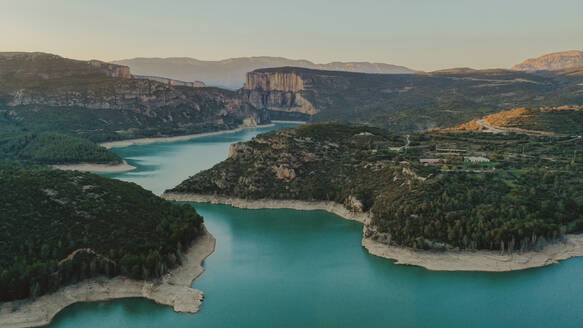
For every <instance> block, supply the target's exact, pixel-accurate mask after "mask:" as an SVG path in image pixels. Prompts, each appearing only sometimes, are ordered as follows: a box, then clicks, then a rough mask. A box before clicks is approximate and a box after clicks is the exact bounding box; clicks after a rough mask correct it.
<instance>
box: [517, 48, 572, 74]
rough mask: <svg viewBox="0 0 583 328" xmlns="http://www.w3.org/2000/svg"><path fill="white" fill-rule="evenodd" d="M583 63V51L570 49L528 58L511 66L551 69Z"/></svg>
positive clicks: (531, 69)
mask: <svg viewBox="0 0 583 328" xmlns="http://www.w3.org/2000/svg"><path fill="white" fill-rule="evenodd" d="M582 65H583V51H579V50H570V51H564V52H555V53H552V54H547V55H544V56H540V57H538V58H530V59H527V60H525V61H524V62H522V63H520V64H518V65H515V66H514V67H512V69H513V70H516V71H527V72H534V71H542V70H547V71H553V70H559V69H565V68H572V67H577V66H582Z"/></svg>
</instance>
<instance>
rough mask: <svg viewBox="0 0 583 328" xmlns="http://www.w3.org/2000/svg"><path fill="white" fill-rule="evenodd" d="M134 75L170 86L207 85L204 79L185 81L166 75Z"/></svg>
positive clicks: (198, 86)
mask: <svg viewBox="0 0 583 328" xmlns="http://www.w3.org/2000/svg"><path fill="white" fill-rule="evenodd" d="M133 77H134V78H136V79H141V80H150V81H156V82H160V83H164V84H167V85H170V86H178V87H189V88H204V87H206V84H205V83H204V82H202V81H193V82H185V81H180V80H174V79H169V78H166V77H160V76H148V75H133Z"/></svg>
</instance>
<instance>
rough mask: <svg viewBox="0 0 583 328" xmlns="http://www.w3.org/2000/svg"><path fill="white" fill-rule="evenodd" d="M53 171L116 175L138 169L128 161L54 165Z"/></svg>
mask: <svg viewBox="0 0 583 328" xmlns="http://www.w3.org/2000/svg"><path fill="white" fill-rule="evenodd" d="M52 167H53V169H57V170H66V171H84V172H103V173H116V172H125V171H131V170H134V169H135V168H136V167H135V166H131V165H129V164H128V163H127V162H126V161H123V162H122V163H120V164H94V163H79V164H63V165H52Z"/></svg>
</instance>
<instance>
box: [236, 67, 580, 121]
mask: <svg viewBox="0 0 583 328" xmlns="http://www.w3.org/2000/svg"><path fill="white" fill-rule="evenodd" d="M582 82H583V80H582V79H581V76H576V75H571V74H563V73H562V72H556V73H548V74H532V73H526V72H516V71H510V70H501V69H500V70H472V69H450V70H444V71H437V72H432V73H417V74H395V75H387V74H363V73H349V72H334V71H320V70H310V69H302V68H295V67H282V68H272V69H261V70H256V71H253V72H251V73H249V74H248V75H247V83H246V84H245V87H244V88H243V89H242V90H241V91H240V93H241V94H242V96H243V97H244V98H245V99H246V100H247V101H249V102H250V103H251V104H252V105H253V106H255V107H257V108H259V109H266V110H268V111H269V113H270V115H271V117H272V119H274V118H277V119H285V118H293V119H301V120H304V121H309V122H326V121H337V122H348V123H363V124H368V125H373V126H377V127H382V128H386V129H389V130H391V131H394V132H403V131H415V130H426V129H431V128H437V127H439V128H443V127H450V126H452V125H456V124H460V123H463V122H465V121H469V120H471V119H474V118H476V117H480V116H484V115H486V114H490V113H496V112H500V111H504V110H508V109H511V108H516V107H533V108H534V107H536V108H538V107H541V106H562V105H581V104H583V83H582Z"/></svg>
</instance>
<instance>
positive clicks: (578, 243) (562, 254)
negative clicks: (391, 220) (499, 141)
mask: <svg viewBox="0 0 583 328" xmlns="http://www.w3.org/2000/svg"><path fill="white" fill-rule="evenodd" d="M161 197H162V198H164V199H167V200H170V201H182V202H196V203H212V204H224V205H231V206H233V207H238V208H243V209H266V208H269V209H284V208H287V209H294V210H307V211H310V210H323V211H327V212H329V213H332V214H336V215H338V216H340V217H341V218H343V219H346V220H351V221H357V222H360V223H362V224H363V225H364V227H363V238H362V246H363V247H364V248H365V249H366V250H367V251H368V252H369V253H370V254H371V255H374V256H378V257H382V258H386V259H391V260H395V262H394V264H398V265H412V266H420V267H423V268H425V269H427V270H431V271H482V272H507V271H518V270H525V269H531V268H537V267H543V266H548V265H551V264H556V263H559V261H562V260H567V259H569V258H573V257H583V234H578V235H567V236H566V237H565V238H566V239H565V241H563V242H556V243H553V244H550V245H548V246H546V247H545V248H543V249H542V250H541V251H528V252H523V253H518V252H515V253H512V254H506V253H505V254H501V253H500V252H498V251H488V250H480V251H443V252H441V251H424V250H413V249H411V248H407V247H398V246H389V245H387V244H384V243H381V242H378V241H374V240H372V239H371V238H368V237H366V236H365V234H364V231H365V230H366V228H367V225H368V223H369V222H370V219H371V216H370V214H369V213H354V212H351V211H349V210H348V209H346V208H345V207H344V206H343V205H341V204H339V203H335V202H309V201H299V200H274V199H260V200H246V199H241V198H236V197H226V196H218V195H203V194H192V193H172V192H165V193H163V194H162V195H161Z"/></svg>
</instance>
